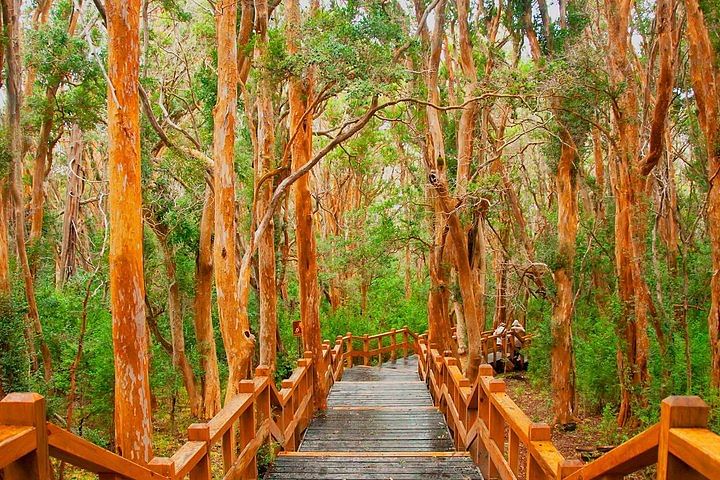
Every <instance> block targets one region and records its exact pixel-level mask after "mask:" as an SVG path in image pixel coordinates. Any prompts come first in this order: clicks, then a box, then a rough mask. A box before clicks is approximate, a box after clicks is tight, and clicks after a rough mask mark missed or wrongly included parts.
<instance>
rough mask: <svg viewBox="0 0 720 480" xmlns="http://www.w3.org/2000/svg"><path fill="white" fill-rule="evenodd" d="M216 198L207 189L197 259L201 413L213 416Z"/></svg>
mask: <svg viewBox="0 0 720 480" xmlns="http://www.w3.org/2000/svg"><path fill="white" fill-rule="evenodd" d="M214 207H215V199H214V195H213V192H212V189H210V188H209V187H208V188H207V189H206V190H205V204H204V205H203V211H202V217H201V219H200V241H199V245H198V252H197V260H196V263H195V315H194V325H195V338H196V339H197V346H198V352H199V353H200V368H201V370H202V372H203V375H204V377H203V385H202V406H201V410H200V416H201V417H202V418H212V417H213V416H215V414H216V413H217V412H218V411H219V410H220V407H221V403H220V374H219V373H218V362H217V350H216V348H215V334H214V331H213V322H212V285H213V225H214V224H215V210H214Z"/></svg>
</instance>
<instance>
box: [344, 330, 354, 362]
mask: <svg viewBox="0 0 720 480" xmlns="http://www.w3.org/2000/svg"><path fill="white" fill-rule="evenodd" d="M345 336H346V337H347V339H348V341H347V368H352V366H353V344H352V333H350V332H347V333H346V334H345Z"/></svg>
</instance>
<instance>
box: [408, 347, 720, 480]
mask: <svg viewBox="0 0 720 480" xmlns="http://www.w3.org/2000/svg"><path fill="white" fill-rule="evenodd" d="M418 344H419V354H418V359H419V362H418V373H419V375H420V377H421V378H422V379H424V380H425V381H426V383H427V385H428V389H429V390H430V394H431V395H432V397H433V401H434V402H435V404H436V405H437V406H438V407H439V409H440V411H441V412H442V413H443V415H444V416H445V419H446V420H447V424H448V427H449V429H450V432H451V433H452V435H453V439H454V441H455V446H456V447H457V449H458V450H463V451H468V452H469V453H470V455H471V456H472V458H473V460H474V461H475V463H476V465H478V467H479V468H480V470H481V471H482V473H483V475H484V476H485V478H487V479H494V478H500V479H503V480H514V479H518V478H523V475H524V478H526V479H528V480H545V479H547V480H550V479H557V480H560V479H567V480H591V479H601V478H602V479H613V480H615V479H621V478H624V476H625V475H629V474H631V473H634V472H637V471H638V470H641V469H643V468H645V467H648V466H650V465H654V464H657V478H658V479H662V480H666V479H678V480H679V479H683V480H684V479H703V478H709V479H712V480H716V479H720V436H718V435H715V434H714V433H712V432H711V431H710V430H708V429H707V422H708V411H709V408H708V406H707V405H706V404H705V402H703V401H702V400H701V399H700V398H698V397H669V398H666V399H665V400H663V402H662V405H661V420H660V423H658V424H657V425H655V426H653V427H650V428H649V429H648V430H646V431H645V432H643V433H641V434H639V435H638V436H636V437H634V438H633V439H631V440H630V441H628V442H626V443H623V444H622V445H620V446H619V447H617V448H615V449H613V450H611V451H610V452H608V453H607V454H605V455H604V456H602V457H600V458H599V459H597V460H595V461H593V462H591V463H588V464H587V465H583V463H582V461H580V460H568V459H565V457H564V456H563V455H562V454H561V453H560V452H559V451H558V450H557V448H556V447H555V445H554V444H553V443H552V441H551V429H550V426H549V425H547V424H544V423H534V422H532V420H531V419H530V418H529V417H528V416H527V415H526V414H525V413H524V412H523V411H522V410H521V409H520V407H518V405H517V404H516V403H515V402H514V401H513V400H512V399H511V398H510V397H509V396H508V395H507V394H506V393H505V382H504V381H503V380H501V379H496V378H494V376H493V375H494V372H493V369H492V367H491V366H490V365H482V366H481V367H480V372H479V375H478V378H477V381H476V382H475V383H474V384H471V383H470V381H469V380H468V379H467V378H465V376H464V375H463V374H462V371H461V370H460V367H459V365H458V361H457V359H456V358H455V357H453V356H452V355H451V353H450V352H444V353H442V354H441V353H440V352H439V351H438V350H437V349H435V348H431V347H429V346H428V344H427V338H426V337H425V336H424V335H423V336H420V339H419V342H418ZM521 458H524V459H525V463H524V469H521V464H520V460H521Z"/></svg>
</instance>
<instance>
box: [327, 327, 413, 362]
mask: <svg viewBox="0 0 720 480" xmlns="http://www.w3.org/2000/svg"><path fill="white" fill-rule="evenodd" d="M398 337H400V341H399V342H398ZM341 339H342V341H343V342H344V345H345V359H346V362H347V368H351V367H352V366H353V365H354V364H355V358H360V359H361V362H362V364H363V365H370V363H371V362H372V361H373V360H375V359H376V360H377V362H378V363H382V362H383V361H384V360H385V359H390V360H394V359H395V358H396V357H397V351H398V350H402V352H403V356H404V357H407V355H408V352H409V351H414V350H415V348H416V345H417V340H418V335H416V334H414V333H412V332H411V331H410V330H409V329H408V327H403V328H401V329H399V330H396V329H393V330H390V331H389V332H385V333H379V334H377V335H363V336H357V335H353V334H352V333H350V332H348V333H347V334H346V335H345V336H344V337H337V340H341Z"/></svg>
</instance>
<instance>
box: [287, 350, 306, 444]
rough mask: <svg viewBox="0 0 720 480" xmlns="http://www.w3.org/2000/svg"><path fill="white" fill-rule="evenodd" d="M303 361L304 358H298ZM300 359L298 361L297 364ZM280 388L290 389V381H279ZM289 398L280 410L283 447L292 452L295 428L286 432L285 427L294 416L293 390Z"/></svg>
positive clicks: (291, 385) (291, 384) (294, 396)
mask: <svg viewBox="0 0 720 480" xmlns="http://www.w3.org/2000/svg"><path fill="white" fill-rule="evenodd" d="M300 361H304V360H300ZM300 361H298V366H299V363H300ZM281 386H282V389H283V390H284V389H286V388H288V389H291V388H292V387H293V383H292V381H290V380H288V379H285V380H283V381H282V383H281ZM289 395H290V396H289V398H287V400H286V401H285V405H284V406H283V410H282V431H283V435H284V440H285V445H284V446H285V449H286V450H288V451H290V452H294V451H295V450H296V447H297V446H296V444H295V430H293V431H292V432H289V434H288V432H287V428H288V427H289V426H290V423H292V421H293V417H294V416H295V398H296V397H297V395H296V394H295V392H292V393H290V394H289Z"/></svg>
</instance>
